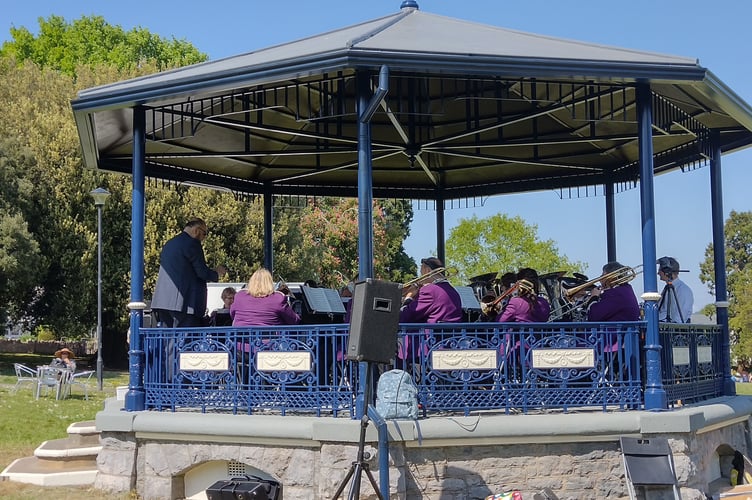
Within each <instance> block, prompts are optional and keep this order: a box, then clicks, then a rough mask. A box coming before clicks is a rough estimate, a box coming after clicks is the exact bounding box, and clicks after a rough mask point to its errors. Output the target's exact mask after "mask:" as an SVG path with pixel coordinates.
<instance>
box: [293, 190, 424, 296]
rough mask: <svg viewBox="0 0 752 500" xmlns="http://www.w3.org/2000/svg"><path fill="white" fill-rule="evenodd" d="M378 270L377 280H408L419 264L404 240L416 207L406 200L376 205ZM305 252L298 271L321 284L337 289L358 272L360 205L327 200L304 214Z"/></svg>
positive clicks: (352, 201)
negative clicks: (405, 247)
mask: <svg viewBox="0 0 752 500" xmlns="http://www.w3.org/2000/svg"><path fill="white" fill-rule="evenodd" d="M372 213H373V217H372V220H373V268H374V275H375V277H378V278H381V279H388V280H392V281H406V280H405V278H406V277H407V276H411V275H412V276H414V267H415V263H414V262H413V261H412V259H410V258H409V257H407V254H406V253H405V250H404V247H403V242H404V240H405V238H406V237H407V235H408V233H409V226H410V222H411V220H412V208H411V207H410V205H409V202H406V201H404V200H376V201H374V203H373V210H372ZM300 226H302V227H305V228H306V231H305V233H304V234H303V235H302V249H303V251H302V252H301V253H300V255H298V261H299V263H300V265H299V267H298V269H296V273H297V274H298V275H299V276H301V277H304V278H306V279H308V278H310V279H314V280H315V281H317V282H318V283H319V284H320V285H324V286H327V287H330V288H338V287H341V286H343V285H345V284H346V283H347V281H348V280H350V279H353V278H355V277H356V276H357V274H358V201H357V200H355V199H338V198H325V199H321V200H316V203H315V204H311V205H309V206H308V207H306V208H305V209H304V210H302V211H301V214H300Z"/></svg>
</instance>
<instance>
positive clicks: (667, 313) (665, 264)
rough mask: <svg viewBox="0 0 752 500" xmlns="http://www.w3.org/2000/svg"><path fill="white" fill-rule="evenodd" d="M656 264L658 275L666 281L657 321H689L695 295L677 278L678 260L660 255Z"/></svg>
mask: <svg viewBox="0 0 752 500" xmlns="http://www.w3.org/2000/svg"><path fill="white" fill-rule="evenodd" d="M656 264H658V277H659V278H660V279H661V281H665V282H666V285H665V286H664V287H663V291H662V292H661V301H660V302H659V303H658V321H662V322H667V323H689V321H690V319H691V316H692V308H693V307H694V302H695V297H694V294H693V293H692V289H691V288H689V285H687V284H686V283H684V282H683V281H682V280H680V279H679V262H678V261H677V260H676V259H675V258H673V257H661V258H660V259H658V260H657V261H656Z"/></svg>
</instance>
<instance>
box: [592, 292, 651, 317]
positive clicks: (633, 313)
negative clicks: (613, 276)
mask: <svg viewBox="0 0 752 500" xmlns="http://www.w3.org/2000/svg"><path fill="white" fill-rule="evenodd" d="M639 319H640V305H639V304H638V303H637V297H635V293H634V290H632V286H631V285H630V284H628V283H625V284H624V285H619V286H615V287H614V288H609V289H607V290H604V291H603V293H602V294H601V298H600V300H599V301H598V302H595V303H594V304H592V305H591V306H590V309H589V310H588V321H639Z"/></svg>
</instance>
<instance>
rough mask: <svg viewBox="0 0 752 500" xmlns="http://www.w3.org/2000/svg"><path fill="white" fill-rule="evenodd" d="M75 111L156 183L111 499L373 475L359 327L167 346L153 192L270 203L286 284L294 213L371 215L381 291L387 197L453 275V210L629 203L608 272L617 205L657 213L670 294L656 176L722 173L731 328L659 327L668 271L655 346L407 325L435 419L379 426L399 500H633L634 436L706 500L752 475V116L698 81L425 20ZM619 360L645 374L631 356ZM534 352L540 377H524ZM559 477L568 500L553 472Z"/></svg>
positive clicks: (365, 258) (712, 177)
mask: <svg viewBox="0 0 752 500" xmlns="http://www.w3.org/2000/svg"><path fill="white" fill-rule="evenodd" d="M72 107H73V111H74V116H75V119H76V123H77V126H78V131H79V135H80V138H81V143H82V150H83V156H84V162H85V165H86V166H87V167H88V168H95V169H100V170H105V171H112V172H119V173H125V174H128V175H131V176H132V179H133V208H132V241H131V259H132V260H131V279H132V282H131V301H130V303H129V304H128V307H129V308H130V311H131V313H130V324H131V332H132V334H131V351H130V354H129V355H130V384H129V391H128V393H127V395H126V398H125V401H124V403H123V404H122V406H123V408H122V409H123V410H125V411H121V405H119V404H118V403H117V402H115V401H112V402H109V403H108V406H107V408H105V410H104V411H103V412H102V413H100V415H99V416H98V419H97V425H98V427H99V428H100V430H101V431H102V435H103V437H104V440H105V443H106V445H105V447H104V450H103V455H102V456H100V479H99V480H98V481H99V485H100V486H101V487H106V488H111V489H130V488H134V487H135V488H137V489H138V491H139V493H140V494H141V495H142V496H143V497H144V498H164V497H169V498H179V497H181V496H190V494H192V493H195V492H197V491H198V490H199V489H200V486H201V485H202V484H205V483H206V478H208V477H210V476H212V477H216V476H217V475H218V474H217V473H216V470H215V469H213V468H212V467H214V465H212V464H215V465H216V463H219V462H222V463H226V464H231V465H232V466H233V467H236V468H239V469H242V470H246V471H247V470H250V471H251V472H254V473H265V474H268V475H271V476H273V477H276V478H278V479H280V480H281V481H282V482H283V483H284V485H285V492H286V495H290V498H298V497H300V498H308V497H310V493H309V494H308V495H305V493H306V492H310V491H314V493H313V496H315V497H316V498H325V497H327V496H328V495H331V493H332V492H333V491H334V490H335V488H336V484H337V482H338V478H341V477H342V476H343V475H344V473H345V472H346V468H347V466H348V465H349V461H347V460H346V459H347V458H348V457H349V458H352V456H354V452H353V449H354V448H353V442H354V441H357V427H358V422H357V420H353V419H352V418H348V417H353V418H357V417H360V415H361V414H362V413H363V412H364V411H366V410H365V407H364V405H363V404H362V403H363V402H362V400H360V401H359V400H358V396H359V394H362V387H360V385H361V383H362V382H361V381H362V380H363V377H362V373H361V372H362V369H360V370H359V369H358V368H357V367H354V366H351V364H348V362H347V361H345V360H343V359H342V356H341V352H342V351H343V346H344V344H345V343H346V338H347V326H348V325H305V326H303V327H284V328H274V329H273V331H272V330H270V329H267V328H222V329H211V328H207V329H184V330H167V329H160V328H142V315H143V309H144V307H145V303H144V290H143V281H144V280H143V274H144V269H143V249H144V241H143V240H144V227H143V219H144V204H145V199H144V186H145V180H146V179H147V178H153V179H162V180H167V181H175V182H178V181H180V182H184V181H187V182H192V183H197V184H201V185H205V186H211V187H216V188H221V189H229V190H231V191H233V192H235V193H237V194H238V195H241V196H244V195H248V196H260V197H262V199H263V202H264V213H265V226H264V243H265V245H264V247H265V262H264V264H265V266H266V267H268V268H270V269H272V268H273V248H272V223H271V221H272V212H273V207H274V200H275V199H278V198H280V197H286V196H301V195H305V196H344V197H357V198H358V206H359V209H358V210H359V213H358V220H359V232H358V257H359V275H360V276H361V277H364V278H368V277H373V267H372V261H373V246H372V222H371V219H372V213H371V206H372V201H373V198H374V197H376V198H399V199H410V200H432V201H434V202H435V204H436V232H437V241H438V248H439V257H440V258H441V259H442V260H444V257H445V256H444V255H443V246H444V245H443V243H444V223H443V221H444V209H445V207H446V206H447V204H451V202H452V201H453V200H461V199H468V198H474V197H478V196H491V195H504V194H508V193H517V192H523V191H537V190H543V189H555V190H561V189H569V188H577V187H586V186H599V187H601V189H602V191H603V192H604V194H605V196H604V212H605V214H606V226H607V227H606V234H607V253H608V255H607V256H606V257H607V260H616V257H617V248H616V231H617V228H616V227H615V222H614V220H615V215H614V196H615V195H616V193H617V192H618V191H619V189H621V188H622V187H625V186H628V187H637V188H639V192H640V207H639V210H640V213H641V223H642V256H643V261H642V264H643V266H644V268H645V269H654V267H655V261H656V251H655V220H654V209H653V205H654V193H653V178H654V176H656V175H659V174H668V175H671V172H672V171H676V170H684V169H693V168H700V167H704V166H708V170H709V185H710V188H709V194H710V203H709V207H708V209H709V210H710V211H712V224H713V243H714V248H715V249H716V251H715V269H716V272H715V283H716V307H717V324H716V325H710V326H700V325H669V324H659V322H658V316H657V310H656V302H657V300H658V299H659V298H660V294H659V293H658V290H657V286H658V285H657V278H656V276H655V273H652V272H646V273H644V274H643V276H642V279H643V285H644V286H643V288H644V290H645V293H644V294H643V296H642V298H643V300H644V301H645V307H644V310H645V320H644V321H640V322H635V323H618V324H613V323H603V324H593V323H546V324H528V325H524V327H523V326H520V325H503V324H486V323H466V324H464V323H463V324H456V325H439V326H437V325H432V326H431V325H428V326H427V325H401V327H400V332H399V337H400V339H401V340H402V342H403V345H404V344H405V343H409V342H412V343H413V344H417V345H420V346H421V349H418V350H414V351H413V352H412V353H411V354H409V355H408V354H405V355H404V356H402V357H401V358H400V360H401V362H402V363H404V365H405V366H410V367H412V368H416V369H415V371H414V373H415V374H416V380H417V382H418V387H419V401H420V402H421V405H422V408H423V412H424V417H425V418H423V419H420V420H418V421H417V422H397V423H395V422H388V423H387V422H383V421H380V420H379V419H378V415H375V416H374V417H375V418H374V420H375V424H376V425H374V426H372V428H371V429H369V438H370V440H371V442H373V443H377V444H376V446H377V447H378V449H377V450H376V453H375V455H377V456H378V472H379V479H380V487H381V490H382V492H383V493H385V496H390V495H391V496H392V497H393V498H394V497H396V498H418V497H419V496H422V495H425V497H426V498H432V497H434V496H438V495H440V494H441V493H442V492H447V491H450V492H455V493H457V494H461V495H465V496H467V497H477V496H481V495H482V494H483V493H485V492H486V490H487V491H488V493H492V492H495V491H498V490H500V489H502V488H503V487H504V486H505V485H509V484H513V483H514V482H515V481H516V482H518V483H519V482H523V481H524V484H525V485H526V487H527V488H529V489H530V490H532V489H534V488H536V487H537V488H542V487H544V486H553V487H555V488H558V489H559V490H560V491H564V492H566V493H567V494H569V495H571V496H572V498H600V497H603V496H612V497H614V498H618V497H620V496H621V497H624V496H625V495H626V488H625V486H624V485H622V484H621V483H623V477H620V476H619V473H620V471H621V473H622V474H623V471H622V470H621V457H620V454H619V452H618V448H617V444H618V436H620V435H640V436H646V435H661V436H668V437H669V438H671V439H672V440H673V441H672V443H673V447H674V450H675V454H676V455H677V463H678V470H679V472H680V474H679V475H680V477H679V480H680V484H681V486H682V488H683V490H682V491H683V494H684V493H686V495H687V496H685V498H703V497H702V496H700V495H701V493H702V492H705V491H708V488H709V484H710V483H712V482H713V480H716V479H718V478H719V477H720V475H721V473H720V472H718V474H716V473H715V470H716V469H718V471H720V470H722V469H723V467H725V465H726V464H725V462H724V460H727V459H728V457H729V456H730V455H732V454H733V449H744V450H747V451H748V452H749V446H748V444H747V440H746V438H745V433H746V432H747V431H748V430H749V422H748V415H749V412H750V408H751V406H750V404H749V402H748V401H747V400H746V399H745V398H738V397H734V384H733V382H732V381H731V379H730V373H729V370H728V368H729V366H730V362H729V334H728V312H727V308H728V302H727V297H726V278H725V266H724V262H725V256H724V252H723V251H722V249H723V248H724V237H723V222H724V221H723V210H722V190H721V173H722V168H721V157H722V155H723V154H724V153H731V152H734V151H736V150H740V149H743V148H745V147H747V146H748V145H749V144H750V143H752V109H750V107H749V105H747V104H746V103H745V102H744V101H743V100H742V99H741V98H740V97H739V96H737V95H736V94H735V93H734V92H733V91H732V90H731V89H729V88H728V87H727V86H725V85H724V84H723V82H721V81H719V80H718V79H717V78H716V77H715V75H713V73H712V72H710V71H709V70H708V69H706V68H704V67H702V66H700V65H699V63H698V62H697V61H696V60H694V59H688V58H683V57H676V56H669V55H662V54H655V53H649V52H639V51H634V50H627V49H621V48H617V47H606V46H602V45H590V44H586V43H581V42H573V41H567V40H557V39H553V38H550V37H543V36H538V35H534V34H529V33H521V32H517V31H510V30H505V29H503V28H498V27H493V26H485V25H479V24H475V23H468V22H465V21H462V20H458V19H452V18H446V17H441V16H436V15H432V14H430V13H426V12H423V11H421V10H419V8H418V5H417V3H416V2H414V1H404V2H402V5H401V8H400V10H399V11H398V12H396V13H394V14H390V15H387V16H384V17H382V18H379V19H374V20H372V21H367V22H363V23H360V24H357V25H354V26H349V27H345V28H342V29H339V30H335V31H332V32H329V33H324V34H322V35H318V36H314V37H310V38H307V39H304V40H300V41H295V42H291V43H288V44H284V45H279V46H275V47H271V48H268V49H264V50H259V51H255V52H251V53H248V54H242V55H238V56H235V57H230V58H226V59H222V60H218V61H210V62H207V63H202V64H197V65H193V66H189V67H185V68H181V69H177V70H173V71H167V72H164V73H159V74H155V75H151V76H146V77H142V78H138V79H133V80H127V81H123V82H118V83H114V84H110V85H105V86H101V87H96V88H92V89H88V90H85V91H82V92H81V93H79V96H78V98H77V99H75V100H74V101H73V103H72ZM635 211H637V207H635ZM416 331H418V332H420V333H415V332H416ZM613 338H616V339H617V341H618V344H619V347H620V349H618V350H616V351H615V354H614V353H611V354H609V355H607V354H606V353H605V352H604V349H603V346H604V343H605V342H606V339H613ZM320 339H325V340H326V341H325V342H321V341H320ZM641 339H644V340H641ZM509 345H519V346H521V347H520V353H519V356H517V357H515V358H510V357H508V356H505V355H504V352H505V351H506V349H507V348H508V346H509ZM238 346H244V347H243V348H238ZM469 353H472V354H469ZM283 354H284V355H283ZM608 356H617V358H618V359H616V360H615V361H616V362H617V363H618V365H619V366H621V367H623V369H622V370H620V371H619V373H618V374H615V373H609V367H610V366H613V362H614V360H613V359H612V358H609V357H608ZM515 360H518V361H515ZM519 360H522V361H519ZM209 361H211V364H212V366H214V367H215V368H212V369H207V368H206V366H207V363H209ZM517 362H519V363H523V362H525V363H527V364H526V365H525V367H524V368H522V367H518V366H515V363H517ZM216 367H219V368H216ZM528 367H532V368H529V369H528ZM322 373H324V374H325V375H323V376H322ZM160 457H162V458H163V459H165V460H166V464H167V465H165V466H158V465H157V463H158V462H159V460H160ZM562 457H565V458H562ZM595 459H597V460H598V461H599V462H600V463H599V467H602V468H603V471H602V472H598V470H595V469H596V467H594V466H593V465H588V463H589V462H592V461H593V460H595ZM536 460H543V463H544V464H548V466H549V469H550V472H552V474H551V475H549V476H547V477H554V478H555V479H552V480H551V481H550V484H549V483H546V481H541V480H540V478H538V479H536V473H535V472H531V471H530V467H531V465H530V464H532V463H533V462H535V461H536ZM343 463H344V467H343V465H342V464H343ZM438 463H441V464H442V467H443V470H442V472H441V473H437V472H436V464H438ZM291 464H292V465H294V466H295V467H297V468H298V470H296V471H293V470H292V468H293V467H290V465H291ZM557 464H563V465H561V467H558V466H557ZM693 464H699V466H697V465H693ZM700 466H701V467H704V469H699V467H700ZM228 467H229V465H228ZM507 469H508V470H509V471H511V472H508V473H507V474H508V475H507V476H502V477H501V478H500V477H499V474H500V473H499V471H500V470H507ZM698 469H699V470H708V471H711V472H707V473H705V472H703V473H700V472H698ZM542 470H543V469H542ZM542 470H541V471H542ZM541 471H538V472H540V473H542V472H541ZM219 475H221V474H219ZM585 475H590V476H592V478H591V479H590V480H588V481H578V480H577V479H576V478H577V477H581V476H585ZM202 478H203V479H202ZM468 478H472V479H468ZM598 480H600V481H606V483H599V482H598ZM620 481H621V483H620ZM603 484H608V485H609V486H608V487H606V486H603ZM296 494H297V495H303V496H296ZM606 494H608V495H606ZM693 495H694V496H693Z"/></svg>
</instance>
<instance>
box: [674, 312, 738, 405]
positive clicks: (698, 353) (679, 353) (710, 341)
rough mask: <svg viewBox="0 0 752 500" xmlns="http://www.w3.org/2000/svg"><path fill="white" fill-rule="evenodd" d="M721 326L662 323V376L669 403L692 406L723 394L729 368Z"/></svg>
mask: <svg viewBox="0 0 752 500" xmlns="http://www.w3.org/2000/svg"><path fill="white" fill-rule="evenodd" d="M721 334H722V332H721V327H720V326H716V325H694V324H676V323H661V324H660V328H659V337H660V342H661V345H662V346H663V349H662V352H661V373H662V375H663V385H664V387H665V389H666V397H667V398H668V401H669V403H670V404H677V403H678V402H679V401H681V402H683V403H691V402H695V401H700V400H703V399H707V398H709V397H713V396H719V395H721V394H723V378H724V376H726V372H727V371H728V370H729V369H730V367H725V368H724V367H723V366H722V364H721V360H722V357H721V348H722V347H721V346H722V343H721Z"/></svg>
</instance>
